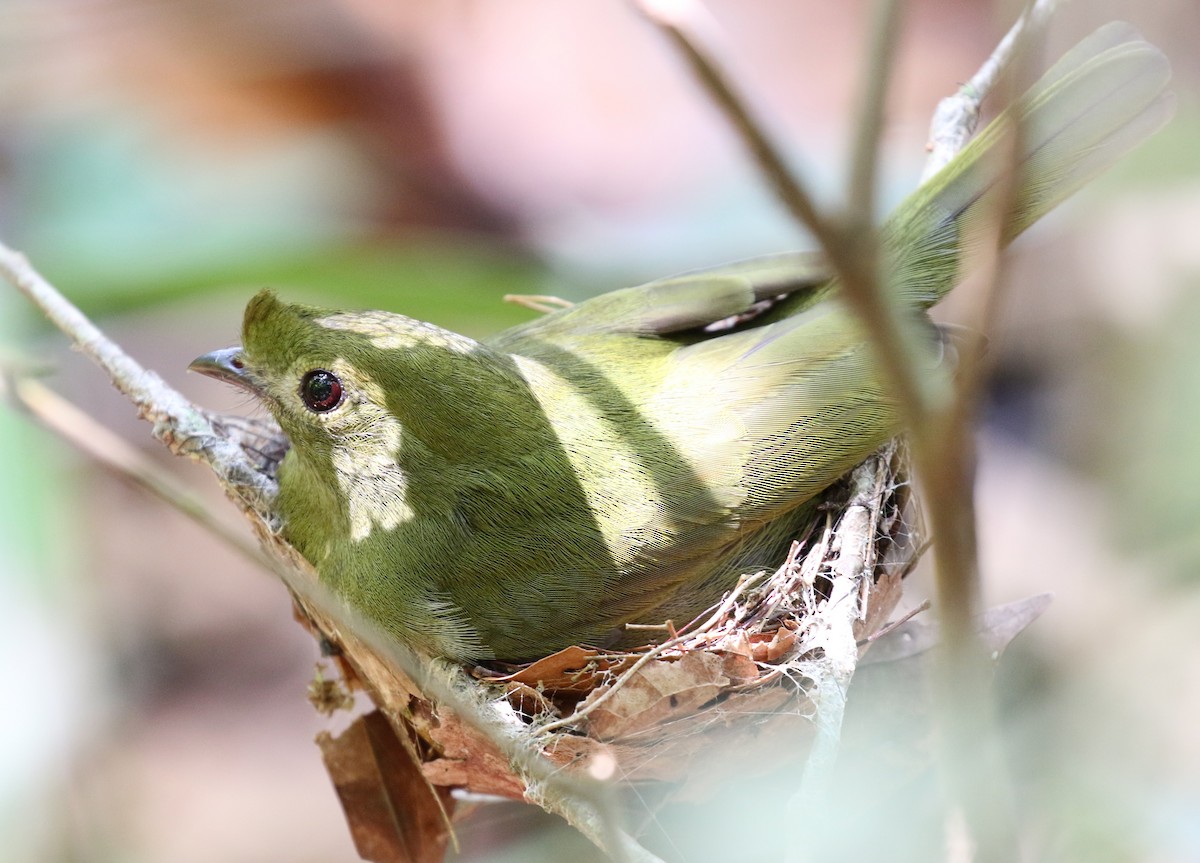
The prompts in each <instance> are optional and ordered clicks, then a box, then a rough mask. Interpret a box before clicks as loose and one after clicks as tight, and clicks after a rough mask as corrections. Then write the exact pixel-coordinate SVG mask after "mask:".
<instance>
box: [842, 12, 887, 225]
mask: <svg viewBox="0 0 1200 863" xmlns="http://www.w3.org/2000/svg"><path fill="white" fill-rule="evenodd" d="M899 18H900V2H899V0H875V12H874V14H873V15H872V18H871V21H872V25H871V37H870V39H869V44H868V47H867V64H866V66H865V67H864V72H865V74H866V80H865V81H864V82H863V96H862V100H861V102H860V104H859V110H858V121H857V122H856V123H855V124H854V127H855V129H856V130H857V134H856V135H855V136H854V156H853V158H852V159H851V162H850V183H849V192H848V194H847V195H846V198H847V207H846V210H847V213H846V220H847V222H848V223H849V224H850V225H860V226H861V227H862V228H863V229H864V230H866V231H867V232H870V231H872V230H873V229H874V227H875V172H876V168H877V166H878V164H879V141H880V138H881V137H882V135H883V117H884V107H885V105H886V103H887V92H888V85H889V84H890V83H891V79H892V66H893V63H894V58H895V52H896V45H897V43H898V42H899V40H898V39H897V38H896V30H897V28H898V26H899Z"/></svg>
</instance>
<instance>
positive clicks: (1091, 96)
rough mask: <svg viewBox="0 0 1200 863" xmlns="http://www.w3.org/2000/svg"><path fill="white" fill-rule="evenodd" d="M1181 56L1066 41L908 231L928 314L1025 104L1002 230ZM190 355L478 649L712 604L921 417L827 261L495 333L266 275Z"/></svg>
mask: <svg viewBox="0 0 1200 863" xmlns="http://www.w3.org/2000/svg"><path fill="white" fill-rule="evenodd" d="M1168 75H1169V72H1168V69H1167V64H1166V61H1165V59H1164V58H1163V56H1162V55H1161V54H1160V53H1159V52H1158V51H1157V50H1156V49H1154V48H1152V47H1151V46H1149V45H1147V44H1146V43H1144V42H1141V41H1140V40H1138V39H1137V38H1136V34H1132V32H1131V31H1130V30H1129V29H1128V28H1126V27H1124V26H1123V25H1110V26H1109V27H1106V28H1103V29H1101V30H1100V31H1098V32H1097V33H1096V34H1094V35H1093V36H1092V37H1090V38H1089V39H1088V40H1085V42H1083V43H1082V44H1081V45H1080V46H1078V47H1077V48H1076V49H1074V50H1073V51H1072V52H1071V53H1070V54H1068V55H1067V56H1066V57H1065V58H1064V59H1063V60H1062V61H1060V62H1059V64H1057V65H1056V66H1055V67H1054V68H1053V69H1052V70H1051V71H1050V72H1049V73H1047V75H1046V76H1045V77H1044V78H1043V79H1042V80H1041V81H1040V82H1039V83H1038V85H1037V86H1035V87H1034V89H1033V90H1031V91H1030V93H1029V94H1027V95H1026V97H1025V98H1024V99H1023V100H1022V101H1021V102H1020V103H1019V104H1018V105H1017V106H1016V107H1015V108H1013V109H1010V112H1009V113H1008V114H1006V115H1002V117H1001V118H999V119H998V120H997V121H996V122H995V123H993V124H992V125H991V126H990V127H989V128H988V129H986V130H985V131H984V132H983V133H982V134H981V135H980V136H979V138H978V139H977V140H976V141H975V142H973V143H972V144H971V145H970V146H969V147H968V148H967V149H966V150H964V151H963V152H962V153H961V154H960V155H959V156H958V157H957V158H956V159H955V160H954V161H953V162H952V163H951V164H950V165H948V166H947V167H946V168H945V169H944V170H943V171H942V172H941V173H940V174H939V175H938V176H937V177H935V178H934V179H933V180H932V181H931V182H930V183H928V184H927V185H925V186H924V187H922V188H921V189H920V190H918V191H917V192H916V193H914V194H913V195H912V196H910V197H909V198H908V199H907V200H906V201H905V202H903V203H902V204H901V205H900V206H899V208H897V210H896V211H895V213H893V215H892V216H891V217H890V218H889V219H888V221H887V222H886V223H885V225H884V228H883V237H884V246H885V248H886V250H887V254H888V263H889V266H888V273H889V276H888V280H889V289H890V290H892V291H893V292H894V296H895V297H896V298H897V301H898V302H900V303H901V304H902V305H903V306H904V307H906V308H908V309H911V311H912V313H913V315H914V316H915V317H918V318H919V319H920V320H921V321H927V319H926V318H925V310H926V309H927V308H928V307H929V306H930V305H932V304H933V303H934V302H936V301H937V300H938V299H939V298H940V297H942V296H943V295H945V293H946V292H947V291H949V290H950V289H951V288H952V287H953V286H954V283H955V281H956V280H957V278H958V276H959V266H960V262H961V261H962V260H963V258H964V255H965V254H966V253H967V251H968V249H967V248H966V246H967V245H968V244H969V238H970V236H971V235H972V225H973V223H974V222H977V221H979V220H981V219H983V218H990V216H989V215H988V214H989V213H990V212H991V211H992V210H994V209H995V208H994V206H993V203H994V202H992V201H991V200H990V198H991V197H992V195H991V193H989V189H991V188H993V186H994V184H995V178H996V177H997V176H999V175H1000V174H1001V173H1002V172H1003V167H1004V166H1003V165H1002V164H997V163H996V162H997V160H996V159H995V158H993V157H992V151H993V149H1001V148H996V147H995V144H996V142H997V141H999V140H1000V139H1001V137H1002V134H1003V130H1004V128H1005V127H1007V126H1010V125H1011V117H1012V116H1019V117H1020V119H1021V123H1020V129H1021V134H1020V143H1019V147H1018V150H1017V158H1016V172H1017V173H1016V176H1017V178H1018V182H1019V187H1018V188H1019V192H1018V194H1017V196H1016V202H1017V203H1016V207H1015V209H1014V211H1013V212H1012V213H1011V214H1010V216H1009V217H1008V219H1007V222H1006V224H1005V236H1006V237H1007V238H1011V237H1012V236H1015V235H1016V234H1017V233H1019V232H1020V231H1021V230H1023V229H1024V228H1025V227H1027V226H1028V225H1029V224H1031V223H1032V222H1033V221H1035V220H1036V219H1037V218H1039V217H1040V216H1041V215H1042V214H1043V213H1045V212H1046V211H1047V210H1049V209H1050V208H1051V207H1053V206H1054V205H1055V204H1057V203H1058V202H1059V201H1061V200H1062V199H1063V198H1065V197H1066V196H1067V195H1069V194H1071V193H1072V192H1074V191H1075V190H1076V189H1077V188H1079V187H1080V186H1081V185H1082V184H1083V183H1084V182H1086V181H1087V180H1088V179H1089V178H1091V177H1092V176H1094V175H1095V174H1097V173H1099V172H1100V171H1101V170H1103V169H1104V168H1106V167H1107V166H1108V165H1109V164H1111V163H1112V162H1113V161H1115V160H1116V159H1117V158H1118V157H1119V156H1120V155H1122V154H1123V153H1124V152H1126V151H1128V150H1129V149H1131V148H1132V147H1133V146H1135V145H1136V144H1137V143H1139V142H1140V141H1141V140H1142V139H1143V138H1144V137H1146V135H1148V134H1149V133H1150V132H1151V131H1152V130H1153V129H1154V128H1155V127H1156V126H1157V125H1158V124H1159V123H1160V122H1161V121H1162V119H1163V118H1164V117H1165V116H1166V111H1167V109H1166V107H1165V106H1166V98H1165V97H1164V95H1163V91H1164V87H1165V84H1166V80H1167V78H1168ZM782 295H786V299H783V300H779V301H776V303H775V305H774V306H773V307H771V308H770V309H769V310H768V311H766V312H765V313H763V314H760V315H758V316H757V317H752V318H750V319H748V320H740V321H737V322H735V323H733V324H730V323H728V322H727V323H726V324H725V325H723V326H716V327H712V326H709V325H710V324H713V323H714V322H717V321H722V320H723V319H727V318H730V317H731V316H735V315H741V314H743V313H746V312H747V311H748V310H750V309H752V308H756V305H755V304H756V303H759V302H760V301H763V300H768V299H773V298H777V297H780V296H782ZM928 330H929V333H930V336H931V337H930V339H929V340H928V344H929V362H930V363H931V364H932V363H935V362H937V361H938V357H939V347H938V339H937V338H936V331H935V330H934V328H933V327H932V326H929V327H928ZM194 367H195V368H196V369H197V370H199V371H203V372H206V373H209V374H212V375H214V376H217V377H221V378H224V379H226V380H230V381H232V382H235V383H239V384H240V385H242V386H245V387H247V388H248V389H250V390H252V391H253V392H255V393H256V394H257V395H259V396H260V397H261V398H262V399H263V401H264V402H265V403H266V405H267V407H268V408H269V409H270V410H271V412H272V413H273V414H274V415H275V417H276V418H277V419H278V421H279V423H280V425H281V426H282V427H283V430H284V431H285V432H286V433H287V435H288V437H289V438H290V440H291V443H292V448H291V450H290V452H289V453H288V455H287V457H286V458H285V459H284V462H283V464H282V465H281V467H280V470H279V487H280V496H279V501H278V505H279V511H280V512H281V514H282V515H283V517H284V519H285V520H286V524H285V528H284V529H285V532H286V537H287V539H288V540H289V541H290V542H291V543H292V544H293V545H294V546H295V547H296V548H297V549H298V550H299V551H300V552H301V553H302V554H303V555H304V556H305V557H306V558H308V560H310V561H311V562H312V563H313V564H314V565H315V566H316V568H317V569H318V571H319V572H320V574H321V578H322V580H323V581H325V582H327V583H328V584H329V585H330V586H331V587H332V588H333V589H334V590H335V591H336V592H338V593H339V594H341V595H342V596H344V597H345V599H346V600H347V601H348V602H349V603H350V604H351V605H352V606H354V607H355V608H357V609H358V610H359V611H361V612H362V613H363V614H365V615H366V616H367V617H368V618H370V619H372V620H374V621H376V622H377V623H378V624H380V625H381V626H382V627H383V628H384V629H385V630H387V631H388V632H390V633H392V634H394V635H395V636H396V637H397V638H399V639H401V640H403V641H405V642H407V643H409V644H411V645H413V646H416V647H418V648H420V649H423V650H426V651H428V652H430V653H433V654H438V655H444V656H449V657H452V658H456V659H482V658H499V659H508V660H520V659H529V658H533V657H537V656H539V655H544V654H546V653H549V652H551V651H553V650H555V649H558V648H561V647H564V646H567V645H569V644H573V643H590V644H613V643H615V642H618V641H620V639H621V638H622V626H623V625H624V624H625V623H627V622H642V623H659V622H662V621H663V620H665V619H667V618H673V619H675V620H676V621H682V620H685V619H688V618H690V617H691V616H692V615H694V614H696V613H699V612H700V611H702V610H703V609H704V608H705V607H706V606H708V605H710V604H711V603H712V602H714V601H715V600H716V599H719V596H720V592H721V590H722V588H725V587H728V586H729V585H730V584H731V583H732V581H733V579H734V578H735V577H736V575H737V574H738V573H740V572H743V571H747V570H750V569H753V568H757V567H759V566H762V565H768V564H770V563H772V562H775V561H777V559H778V556H779V554H780V551H781V549H783V548H784V547H786V543H787V541H788V540H789V539H790V536H791V533H792V532H793V531H794V529H795V527H796V525H798V524H799V523H800V522H801V521H802V519H803V516H804V514H805V513H806V512H807V509H806V506H805V505H806V503H807V502H809V501H811V500H812V498H813V497H814V496H815V495H817V494H818V493H819V492H820V491H821V490H823V489H824V488H826V487H827V486H829V485H830V484H831V483H832V482H834V481H835V480H836V479H837V478H838V477H839V476H841V475H842V474H843V473H844V472H845V471H847V470H848V469H849V468H851V467H853V466H854V465H855V464H857V463H858V462H860V461H861V460H862V459H863V458H865V457H866V456H867V455H869V454H870V453H871V451H872V450H874V449H875V448H877V447H878V446H879V445H880V444H882V443H883V442H884V441H886V440H887V439H888V438H889V437H891V436H892V435H894V434H895V433H896V432H897V431H898V426H897V417H896V412H895V410H894V408H893V405H892V403H891V402H890V400H889V398H888V395H887V392H886V389H885V386H884V384H883V382H882V379H881V375H880V373H879V370H878V369H877V368H876V367H875V364H874V362H873V359H872V352H871V350H870V347H869V345H868V344H867V343H866V342H865V340H864V336H863V333H862V329H861V327H860V326H859V325H858V323H857V322H856V320H855V319H854V317H853V316H852V315H851V314H850V313H849V312H847V311H846V310H845V308H844V307H843V306H842V305H841V303H840V302H839V300H838V298H837V284H836V282H835V281H833V280H831V279H830V277H829V275H828V273H827V271H826V268H825V267H824V265H823V264H822V262H821V260H820V258H819V257H817V256H814V255H808V254H791V255H782V256H777V257H773V258H765V259H759V260H754V261H748V262H744V263H740V264H734V265H731V266H727V267H723V268H718V269H715V270H707V271H701V272H695V273H689V274H685V275H683V276H678V277H675V278H671V279H664V280H661V281H658V282H652V283H650V284H647V285H642V286H640V287H635V288H628V289H625V290H620V291H614V292H612V293H609V294H604V295H602V296H599V297H596V298H595V299H592V300H589V301H587V302H584V303H580V304H578V305H576V306H574V307H571V308H569V309H564V310H562V311H558V312H555V313H553V314H549V315H546V316H544V317H542V318H540V319H538V320H535V321H533V322H531V323H528V324H525V325H523V326H519V327H515V328H513V329H510V330H508V331H506V332H503V333H501V334H499V335H498V336H496V337H494V338H492V339H489V340H487V341H484V342H476V341H473V340H470V339H467V338H464V337H462V336H458V335H455V334H453V333H449V332H446V331H444V330H441V329H439V328H437V327H434V326H432V325H430V324H425V323H421V322H418V321H415V320H412V319H410V318H406V317H403V316H401V315H396V314H391V313H388V312H331V311H326V310H321V309H314V308H308V307H303V306H296V305H289V304H285V303H283V302H281V301H279V300H278V299H276V298H275V296H274V295H273V294H271V293H269V292H263V293H260V294H259V295H258V296H256V297H254V299H253V300H251V302H250V304H249V306H248V307H247V309H246V315H245V322H244V328H243V346H242V347H241V348H235V349H229V350H227V351H223V352H216V353H214V354H210V355H207V356H206V357H202V358H201V359H200V360H198V361H197V363H196V364H195V365H194Z"/></svg>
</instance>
